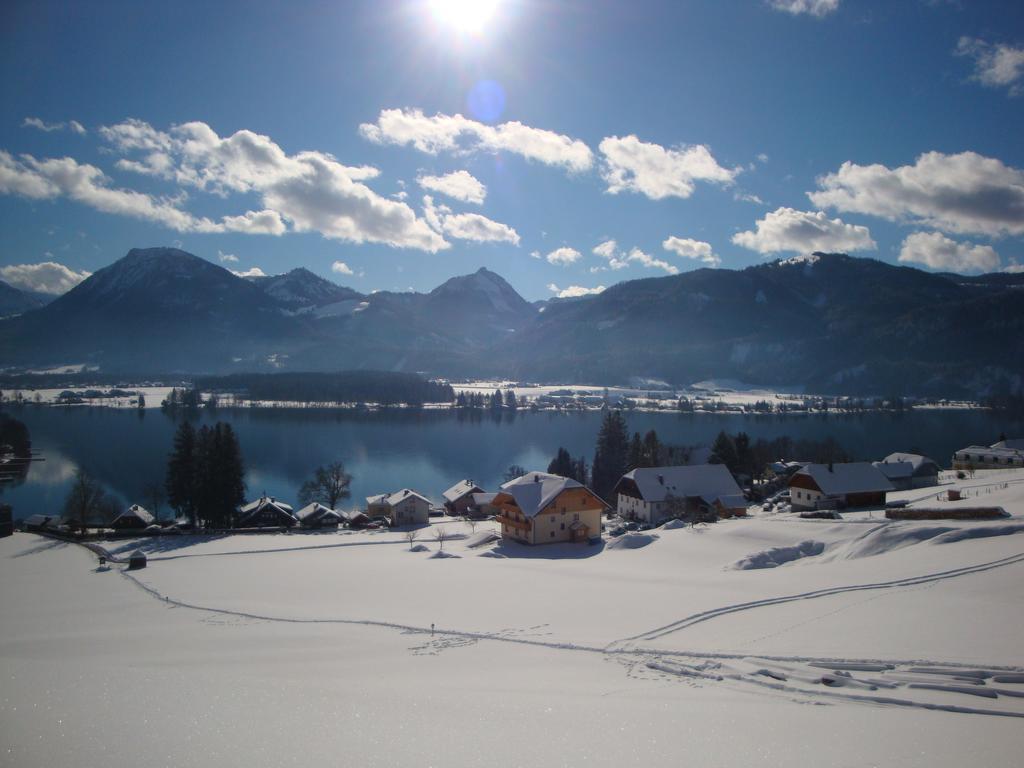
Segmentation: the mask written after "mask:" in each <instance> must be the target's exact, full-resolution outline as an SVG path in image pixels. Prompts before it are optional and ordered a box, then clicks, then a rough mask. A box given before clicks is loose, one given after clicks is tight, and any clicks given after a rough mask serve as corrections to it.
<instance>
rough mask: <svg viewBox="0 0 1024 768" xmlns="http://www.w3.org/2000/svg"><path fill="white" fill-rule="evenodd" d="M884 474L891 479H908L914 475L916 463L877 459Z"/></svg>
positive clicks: (877, 465)
mask: <svg viewBox="0 0 1024 768" xmlns="http://www.w3.org/2000/svg"><path fill="white" fill-rule="evenodd" d="M875 466H876V467H878V468H879V469H880V470H881V471H882V474H883V475H885V476H886V477H887V478H889V479H890V480H906V479H909V478H911V477H913V476H914V465H913V464H911V463H910V462H909V461H889V460H888V459H887V460H886V461H876V462H875Z"/></svg>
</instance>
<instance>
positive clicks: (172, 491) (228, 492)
mask: <svg viewBox="0 0 1024 768" xmlns="http://www.w3.org/2000/svg"><path fill="white" fill-rule="evenodd" d="M166 490H167V502H168V504H170V506H171V507H173V508H174V509H175V510H176V511H177V513H178V514H180V515H184V516H186V517H187V518H188V519H189V520H190V521H191V522H192V523H193V525H198V524H200V523H202V524H203V525H206V526H208V527H214V528H227V527H229V526H230V525H231V524H232V522H233V519H234V512H235V508H236V507H237V506H238V505H239V504H241V503H242V502H243V501H244V500H245V467H244V465H243V463H242V451H241V448H240V447H239V444H238V438H237V436H236V435H235V431H234V430H233V429H232V428H231V425H230V424H225V423H224V422H217V423H216V424H214V425H213V426H212V427H210V426H206V425H204V426H203V427H201V428H200V429H199V430H198V431H197V430H196V429H195V428H194V427H193V426H192V424H191V422H188V421H183V422H182V423H181V424H180V426H179V427H178V430H177V432H176V433H175V435H174V447H173V449H172V451H171V454H170V456H169V457H168V461H167V479H166Z"/></svg>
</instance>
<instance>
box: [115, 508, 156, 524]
mask: <svg viewBox="0 0 1024 768" xmlns="http://www.w3.org/2000/svg"><path fill="white" fill-rule="evenodd" d="M122 517H134V518H137V519H139V520H141V521H142V522H144V523H145V524H146V525H152V524H153V523H154V522H156V518H155V517H153V515H152V513H151V512H150V511H149V510H148V509H146V508H145V507H141V506H139V505H138V504H132V505H131V506H130V507H128V509H126V510H124V511H123V512H121V513H120V514H119V515H117V517H115V518H114V519H113V520H111V521H110V523H111V525H113V524H114V523H116V522H117V521H118V520H120V519H121V518H122Z"/></svg>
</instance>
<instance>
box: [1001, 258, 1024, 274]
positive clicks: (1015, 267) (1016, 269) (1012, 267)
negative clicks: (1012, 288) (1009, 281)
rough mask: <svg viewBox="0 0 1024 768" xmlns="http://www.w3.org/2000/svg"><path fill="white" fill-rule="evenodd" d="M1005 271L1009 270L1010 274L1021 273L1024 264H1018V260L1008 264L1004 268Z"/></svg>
mask: <svg viewBox="0 0 1024 768" xmlns="http://www.w3.org/2000/svg"><path fill="white" fill-rule="evenodd" d="M1003 272H1009V273H1010V274H1014V275H1019V274H1021V273H1022V272H1024V264H1018V263H1017V262H1016V261H1014V262H1011V263H1009V264H1007V265H1006V266H1005V267H1004V268H1003Z"/></svg>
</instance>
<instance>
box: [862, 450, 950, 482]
mask: <svg viewBox="0 0 1024 768" xmlns="http://www.w3.org/2000/svg"><path fill="white" fill-rule="evenodd" d="M903 462H906V463H909V464H910V465H911V466H912V467H913V470H912V473H913V474H915V475H934V474H937V473H938V471H939V465H938V464H937V463H935V462H934V461H933V460H932V459H929V458H928V457H927V456H921V455H920V454H918V453H890V454H889V455H888V456H886V457H885V458H884V459H882V463H883V464H899V463H903ZM875 463H876V464H878V462H875ZM882 471H883V472H885V470H882ZM885 474H886V475H887V476H889V477H893V475H889V473H888V472H886V473H885Z"/></svg>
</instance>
